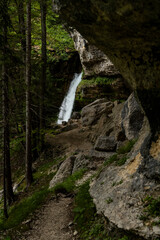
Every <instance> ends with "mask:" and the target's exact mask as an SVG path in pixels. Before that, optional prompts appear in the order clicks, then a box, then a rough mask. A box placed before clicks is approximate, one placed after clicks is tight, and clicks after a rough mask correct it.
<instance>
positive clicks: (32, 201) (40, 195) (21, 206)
mask: <svg viewBox="0 0 160 240" xmlns="http://www.w3.org/2000/svg"><path fill="white" fill-rule="evenodd" d="M49 193H50V191H49V190H48V188H42V189H41V190H40V191H38V192H35V193H34V194H33V195H32V196H30V197H27V198H25V199H23V200H22V201H21V202H20V203H18V204H15V205H13V206H12V207H11V208H10V210H9V218H8V219H7V220H5V219H4V218H3V216H2V215H1V216H0V229H1V230H4V229H10V228H13V227H16V226H18V225H19V224H20V223H21V222H22V221H24V220H25V219H26V217H28V215H29V214H30V213H33V212H34V211H35V209H37V208H38V207H40V205H41V204H42V203H43V202H44V200H45V199H46V197H47V196H48V194H49Z"/></svg>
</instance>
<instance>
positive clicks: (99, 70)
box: [71, 29, 120, 78]
mask: <svg viewBox="0 0 160 240" xmlns="http://www.w3.org/2000/svg"><path fill="white" fill-rule="evenodd" d="M71 36H72V38H73V40H74V45H75V49H76V50H77V51H78V52H79V55H80V59H81V63H82V66H83V70H84V74H85V75H84V77H85V78H87V77H92V76H117V75H120V73H119V72H118V70H116V68H115V67H114V65H113V63H112V62H111V61H110V60H109V58H108V57H107V56H106V55H105V54H104V53H103V52H102V51H101V50H99V49H98V48H97V47H95V46H93V45H90V44H89V43H88V41H87V40H86V39H84V38H83V37H82V35H81V34H80V33H79V32H78V31H77V30H75V29H74V30H72V31H71Z"/></svg>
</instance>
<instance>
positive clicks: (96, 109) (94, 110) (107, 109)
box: [81, 99, 114, 126]
mask: <svg viewBox="0 0 160 240" xmlns="http://www.w3.org/2000/svg"><path fill="white" fill-rule="evenodd" d="M113 106H114V105H113V103H112V102H108V101H106V99H98V100H96V101H94V102H93V103H91V104H89V105H87V106H85V107H84V108H83V109H82V112H81V116H82V124H83V126H89V125H92V124H95V123H96V122H97V121H98V120H99V118H100V117H101V115H102V114H103V113H105V114H106V115H108V114H109V113H111V112H112V108H113Z"/></svg>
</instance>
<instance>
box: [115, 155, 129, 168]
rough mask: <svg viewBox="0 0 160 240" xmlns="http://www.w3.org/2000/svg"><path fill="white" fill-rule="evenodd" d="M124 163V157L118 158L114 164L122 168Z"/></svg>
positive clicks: (125, 158)
mask: <svg viewBox="0 0 160 240" xmlns="http://www.w3.org/2000/svg"><path fill="white" fill-rule="evenodd" d="M126 161H127V157H126V156H124V157H122V158H120V159H119V160H118V161H117V162H116V165H117V166H122V165H123V164H125V162H126Z"/></svg>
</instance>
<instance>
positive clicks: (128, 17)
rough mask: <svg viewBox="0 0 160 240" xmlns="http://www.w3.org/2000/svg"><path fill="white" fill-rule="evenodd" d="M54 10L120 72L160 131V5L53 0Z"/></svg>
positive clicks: (121, 0)
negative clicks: (101, 52) (159, 110)
mask: <svg viewBox="0 0 160 240" xmlns="http://www.w3.org/2000/svg"><path fill="white" fill-rule="evenodd" d="M53 2H54V4H53V7H54V8H55V9H56V10H59V13H60V15H61V17H62V18H63V19H64V20H65V21H66V22H67V23H68V24H69V25H70V26H72V27H74V28H76V29H77V30H78V31H79V32H80V33H81V34H82V35H83V36H84V37H85V38H86V39H87V40H88V41H89V43H90V44H93V45H95V46H97V47H98V49H101V50H102V51H103V52H104V53H105V54H106V55H107V56H108V57H109V59H110V60H111V61H112V62H113V64H114V65H115V67H116V68H117V69H119V71H120V73H121V74H122V75H123V77H124V78H125V79H126V80H127V81H128V82H129V84H130V86H132V88H133V89H135V90H137V92H138V96H139V98H140V101H141V103H142V105H143V108H144V109H145V111H146V114H147V116H148V118H149V121H150V124H151V127H152V129H153V130H154V131H156V130H157V129H159V128H160V116H159V115H160V114H159V113H158V112H157V109H160V65H159V55H160V42H159V38H160V17H159V16H160V2H159V1H157V0H152V1H151V0H148V1H145V0H137V1H131V0H118V1H117V0H107V1H103V0H88V1H80V0H77V1H74V0H54V1H53Z"/></svg>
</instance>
